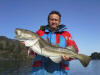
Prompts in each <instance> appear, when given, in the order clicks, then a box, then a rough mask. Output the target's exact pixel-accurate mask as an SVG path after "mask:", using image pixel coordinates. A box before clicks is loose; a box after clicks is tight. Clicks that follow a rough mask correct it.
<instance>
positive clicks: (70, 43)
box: [62, 31, 78, 53]
mask: <svg viewBox="0 0 100 75" xmlns="http://www.w3.org/2000/svg"><path fill="white" fill-rule="evenodd" d="M62 35H63V36H64V37H65V40H66V42H67V46H74V47H75V48H76V51H77V53H78V47H77V45H76V43H75V41H74V40H73V39H72V36H71V34H70V33H69V32H68V31H64V33H63V34H62Z"/></svg>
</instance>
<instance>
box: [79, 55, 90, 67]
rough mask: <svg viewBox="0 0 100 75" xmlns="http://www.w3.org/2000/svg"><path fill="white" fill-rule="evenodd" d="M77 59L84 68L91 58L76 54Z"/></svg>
mask: <svg viewBox="0 0 100 75" xmlns="http://www.w3.org/2000/svg"><path fill="white" fill-rule="evenodd" d="M77 58H78V59H79V61H80V62H81V64H82V65H83V66H84V67H87V66H88V64H89V62H90V61H91V57H90V56H87V55H84V54H78V56H77Z"/></svg>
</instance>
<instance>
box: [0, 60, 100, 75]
mask: <svg viewBox="0 0 100 75" xmlns="http://www.w3.org/2000/svg"><path fill="white" fill-rule="evenodd" d="M9 63H10V64H9ZM9 63H8V62H7V61H2V62H1V61H0V75H28V74H30V73H31V69H32V67H31V66H30V64H29V63H25V64H24V63H19V62H17V63H15V64H16V65H15V64H14V63H11V62H9ZM7 65H8V66H7ZM70 74H71V75H100V60H92V61H91V62H90V64H89V65H88V67H86V68H84V67H83V66H82V65H81V64H80V62H79V61H78V60H74V61H71V62H70Z"/></svg>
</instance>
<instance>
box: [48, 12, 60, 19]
mask: <svg viewBox="0 0 100 75" xmlns="http://www.w3.org/2000/svg"><path fill="white" fill-rule="evenodd" d="M51 14H57V15H58V16H59V17H60V20H61V14H60V13H59V12H58V11H51V12H50V13H49V15H48V21H49V17H50V15H51Z"/></svg>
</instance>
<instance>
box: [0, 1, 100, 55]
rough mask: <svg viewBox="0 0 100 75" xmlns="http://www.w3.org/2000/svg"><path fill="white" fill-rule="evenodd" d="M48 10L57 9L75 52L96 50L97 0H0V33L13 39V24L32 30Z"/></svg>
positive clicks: (99, 45) (99, 38)
mask: <svg viewBox="0 0 100 75" xmlns="http://www.w3.org/2000/svg"><path fill="white" fill-rule="evenodd" d="M52 10H56V11H59V12H60V13H61V15H62V17H61V24H64V25H66V27H67V28H68V29H67V31H69V32H70V33H71V35H72V37H73V39H74V40H75V42H76V44H77V46H78V48H79V53H83V54H87V55H90V54H91V53H93V52H100V0H0V36H6V37H8V38H11V39H14V36H15V33H14V30H15V29H16V28H23V29H28V30H31V31H33V32H36V31H37V30H38V29H39V28H40V26H41V25H47V24H48V21H47V17H48V14H49V13H50V12H51V11H52Z"/></svg>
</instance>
